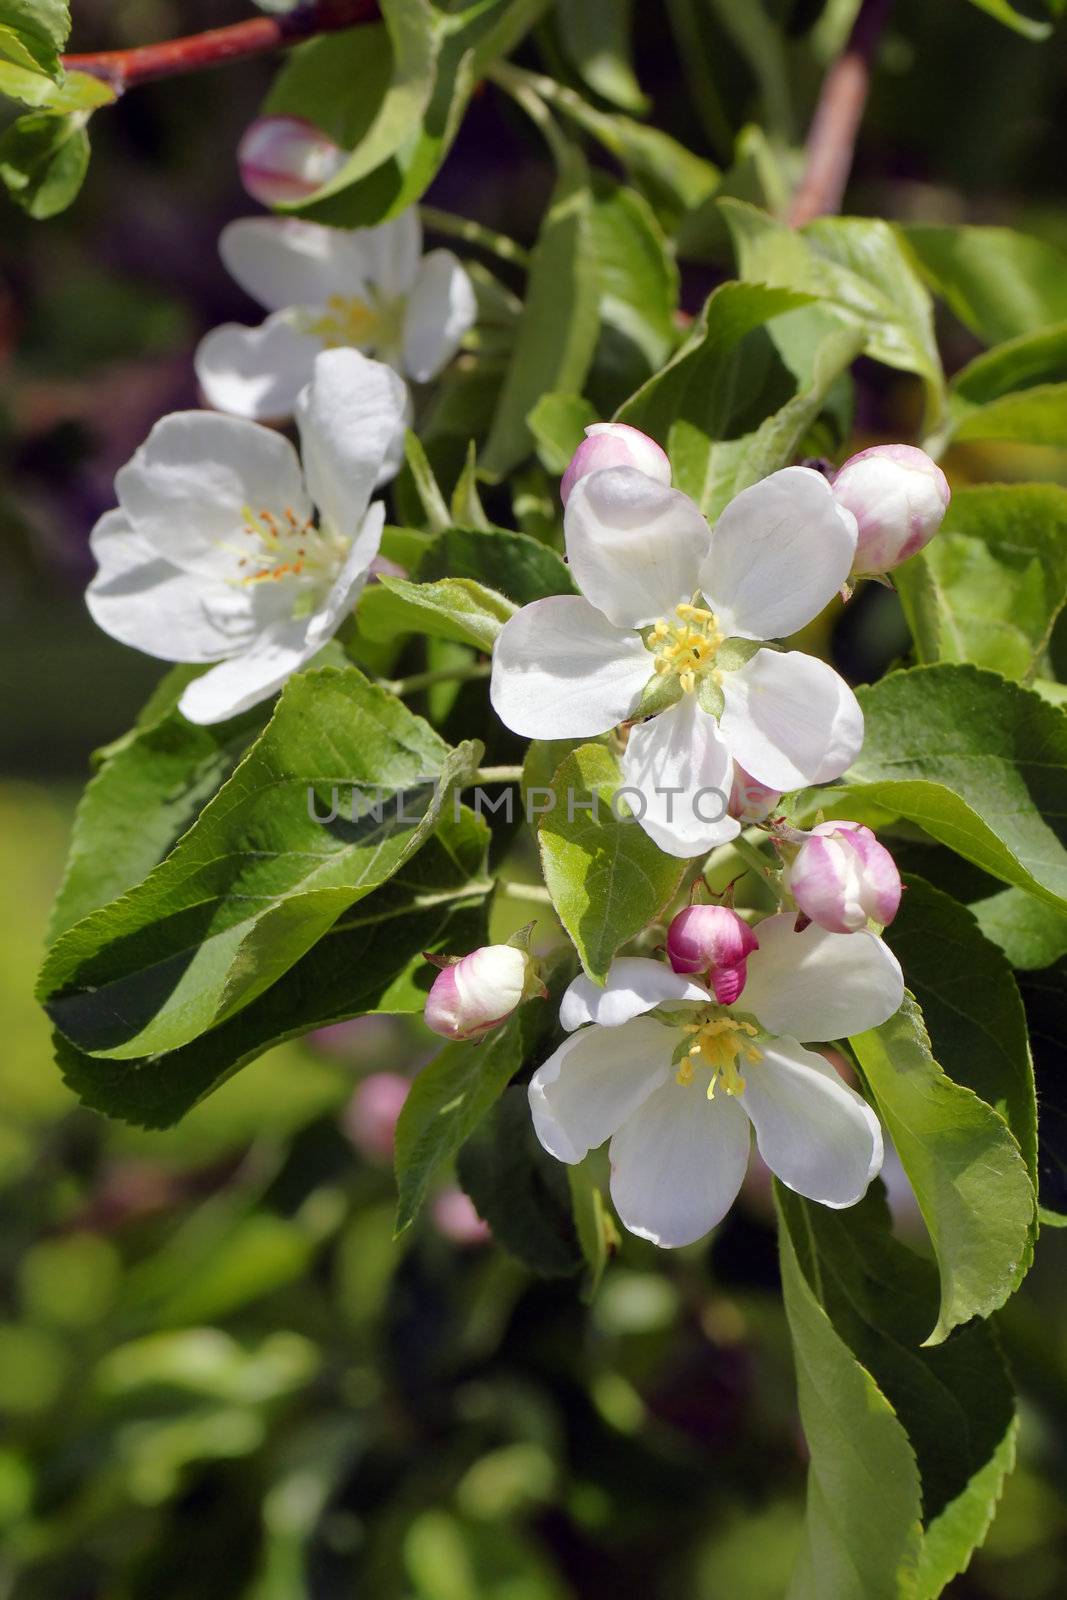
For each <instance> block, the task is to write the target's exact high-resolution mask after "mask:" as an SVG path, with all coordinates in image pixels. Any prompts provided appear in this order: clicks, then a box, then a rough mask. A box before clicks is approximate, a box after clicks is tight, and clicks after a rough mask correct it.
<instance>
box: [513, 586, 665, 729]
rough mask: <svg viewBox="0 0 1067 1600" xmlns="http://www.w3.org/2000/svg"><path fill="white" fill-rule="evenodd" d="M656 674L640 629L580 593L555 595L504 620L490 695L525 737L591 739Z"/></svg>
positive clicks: (631, 706)
mask: <svg viewBox="0 0 1067 1600" xmlns="http://www.w3.org/2000/svg"><path fill="white" fill-rule="evenodd" d="M651 676H652V657H651V656H650V655H649V653H648V651H647V650H646V649H645V647H644V645H643V644H642V642H641V637H640V635H639V634H636V633H629V632H624V631H623V630H622V629H621V628H613V627H612V625H611V623H610V622H608V620H607V618H606V617H604V616H603V615H602V614H601V612H599V611H597V610H596V608H595V607H594V606H591V605H590V604H589V602H588V600H583V599H581V598H580V596H578V595H552V596H550V597H549V598H548V599H547V600H534V601H533V602H532V604H530V605H528V606H523V608H522V610H521V611H517V612H516V613H515V615H514V616H513V617H511V618H509V620H508V621H507V622H505V624H504V626H503V628H502V629H501V631H500V637H499V638H498V639H497V642H496V647H495V649H494V651H493V676H492V681H491V683H490V687H489V698H490V700H491V701H492V703H493V709H494V711H495V712H496V714H497V716H498V717H499V718H500V720H501V722H502V723H504V725H505V727H508V728H510V729H511V731H512V732H513V733H521V734H524V735H525V736H526V738H528V739H582V738H591V737H593V736H594V735H595V734H598V733H606V732H607V730H608V729H609V728H613V727H614V726H615V724H616V723H617V722H622V721H623V720H624V718H626V717H628V716H631V715H632V714H633V712H634V710H635V709H636V706H637V702H638V700H639V699H640V697H641V691H642V690H643V689H644V687H645V684H646V683H647V682H648V680H649V678H650V677H651Z"/></svg>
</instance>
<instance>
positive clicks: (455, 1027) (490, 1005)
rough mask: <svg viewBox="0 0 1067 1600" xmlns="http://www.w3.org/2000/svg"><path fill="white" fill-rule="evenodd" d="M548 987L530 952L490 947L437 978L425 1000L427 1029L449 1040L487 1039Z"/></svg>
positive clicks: (454, 964) (455, 963) (451, 967)
mask: <svg viewBox="0 0 1067 1600" xmlns="http://www.w3.org/2000/svg"><path fill="white" fill-rule="evenodd" d="M543 993H544V985H543V984H542V983H541V982H540V980H539V979H538V977H537V974H536V972H535V970H534V965H533V962H532V961H531V959H530V957H529V955H528V954H527V953H526V951H525V950H519V949H517V948H516V947H515V946H514V945H510V944H487V945H483V946H482V947H481V949H480V950H472V951H471V953H470V955H469V956H464V957H463V958H462V960H460V961H456V962H453V963H452V965H451V966H448V967H445V968H444V969H443V970H442V971H441V972H439V973H438V974H437V977H436V978H435V979H434V981H433V987H432V988H431V990H430V992H429V994H428V995H427V996H426V1009H425V1011H424V1013H423V1015H424V1017H425V1020H426V1026H427V1027H428V1028H432V1029H433V1031H434V1033H439V1034H441V1035H442V1036H443V1037H444V1038H446V1039H482V1038H484V1037H485V1035H486V1034H487V1033H491V1032H492V1030H493V1029H494V1028H495V1027H498V1026H499V1024H500V1023H501V1022H504V1021H505V1020H506V1019H507V1018H508V1017H510V1015H511V1013H512V1012H513V1011H514V1009H515V1007H516V1006H517V1005H519V1004H520V1002H521V1001H523V1000H526V999H528V998H529V997H530V995H532V994H543Z"/></svg>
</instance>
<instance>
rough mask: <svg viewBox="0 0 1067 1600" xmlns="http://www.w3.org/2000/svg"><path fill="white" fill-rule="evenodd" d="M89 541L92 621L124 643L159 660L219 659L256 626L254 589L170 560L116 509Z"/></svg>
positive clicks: (242, 644)
mask: <svg viewBox="0 0 1067 1600" xmlns="http://www.w3.org/2000/svg"><path fill="white" fill-rule="evenodd" d="M89 543H90V546H91V548H92V552H93V555H94V556H95V557H96V560H97V563H98V565H99V571H98V572H97V574H96V577H95V578H94V579H93V581H92V583H91V584H90V585H89V588H88V590H87V591H86V595H85V603H86V605H87V606H88V607H89V612H90V614H91V616H92V618H93V621H94V622H95V623H96V624H97V626H98V627H100V628H103V630H104V632H105V633H108V634H110V635H111V637H112V638H113V639H118V640H119V641H120V643H122V644H128V645H131V646H132V647H133V649H135V650H143V651H144V652H145V653H146V654H147V655H150V656H156V657H157V658H158V659H160V660H162V661H221V660H223V659H224V658H225V657H226V656H230V655H233V654H234V653H235V652H236V651H238V650H242V649H244V648H245V646H246V645H247V644H248V643H249V642H250V640H251V639H252V638H253V637H254V635H255V633H256V630H257V628H258V627H259V626H260V625H261V622H260V618H259V616H258V614H257V610H256V601H257V600H258V595H257V594H256V592H255V590H252V589H247V588H240V587H237V586H235V585H233V584H228V583H222V582H219V581H217V580H212V579H210V578H203V577H199V576H194V575H193V574H192V573H188V572H183V571H182V570H181V569H180V568H179V567H175V566H172V565H171V563H170V562H169V561H164V559H163V557H162V556H160V555H157V554H156V552H155V551H154V550H153V549H152V547H151V545H149V544H146V543H145V541H144V540H143V539H141V538H140V537H139V536H138V535H137V534H136V533H135V532H134V530H133V528H131V526H130V524H129V522H128V520H127V519H126V517H125V516H124V515H123V513H122V512H121V511H109V512H108V513H107V514H106V515H105V516H103V517H101V518H100V521H99V522H98V523H97V525H96V527H95V528H94V529H93V531H92V534H91V535H90V539H89ZM263 587H264V586H263V585H257V586H256V588H257V589H262V588H263ZM275 592H276V591H275Z"/></svg>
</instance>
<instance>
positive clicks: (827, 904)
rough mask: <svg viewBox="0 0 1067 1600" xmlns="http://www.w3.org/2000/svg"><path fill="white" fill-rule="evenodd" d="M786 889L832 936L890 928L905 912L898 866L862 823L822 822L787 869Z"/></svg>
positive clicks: (805, 913)
mask: <svg viewBox="0 0 1067 1600" xmlns="http://www.w3.org/2000/svg"><path fill="white" fill-rule="evenodd" d="M784 881H785V886H786V888H787V889H788V890H789V892H790V893H791V894H792V896H793V898H794V900H795V901H796V903H797V906H798V908H799V910H800V911H801V912H803V914H804V916H806V917H807V918H808V919H809V921H811V922H815V923H817V924H818V926H819V927H820V928H826V929H827V930H828V931H829V932H830V933H857V932H859V930H860V929H862V928H866V927H867V925H868V923H871V922H873V923H875V924H876V925H877V926H878V927H879V928H884V927H885V926H886V924H887V923H889V922H892V920H893V918H894V917H895V916H896V914H897V910H898V908H899V906H900V895H901V884H900V873H899V872H898V871H897V864H896V862H895V861H894V860H893V857H892V856H891V855H890V853H889V851H888V850H887V849H886V848H885V846H884V845H882V844H879V843H878V840H877V839H876V838H875V836H874V834H873V833H872V832H871V830H870V828H866V827H864V825H863V824H862V823H861V822H820V823H819V825H818V827H816V828H813V829H812V831H811V833H809V834H808V836H807V838H806V839H805V840H804V842H803V843H802V844H801V846H800V848H799V850H798V851H797V853H796V855H795V857H794V858H793V860H792V861H791V862H790V863H789V865H788V866H787V867H786V871H785V880H784Z"/></svg>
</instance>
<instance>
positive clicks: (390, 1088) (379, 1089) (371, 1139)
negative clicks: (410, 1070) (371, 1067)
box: [343, 1072, 411, 1163]
mask: <svg viewBox="0 0 1067 1600" xmlns="http://www.w3.org/2000/svg"><path fill="white" fill-rule="evenodd" d="M410 1089H411V1079H410V1078H403V1077H401V1075H400V1073H399V1072H372V1073H370V1074H369V1075H368V1076H367V1077H366V1078H364V1079H363V1081H362V1082H361V1083H359V1084H357V1085H356V1088H355V1089H354V1090H353V1093H352V1098H351V1099H350V1100H349V1102H348V1104H347V1106H346V1107H345V1111H344V1118H343V1125H344V1130H345V1133H346V1134H347V1135H348V1137H349V1138H350V1139H351V1141H352V1143H353V1144H354V1145H355V1147H356V1149H357V1150H358V1151H359V1153H360V1155H364V1156H366V1157H367V1159H368V1160H370V1161H382V1162H386V1163H387V1162H390V1161H392V1159H393V1143H394V1140H395V1138H396V1124H397V1119H398V1117H399V1116H400V1113H401V1111H402V1110H403V1108H404V1101H405V1100H406V1099H407V1097H408V1093H409V1091H410Z"/></svg>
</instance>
